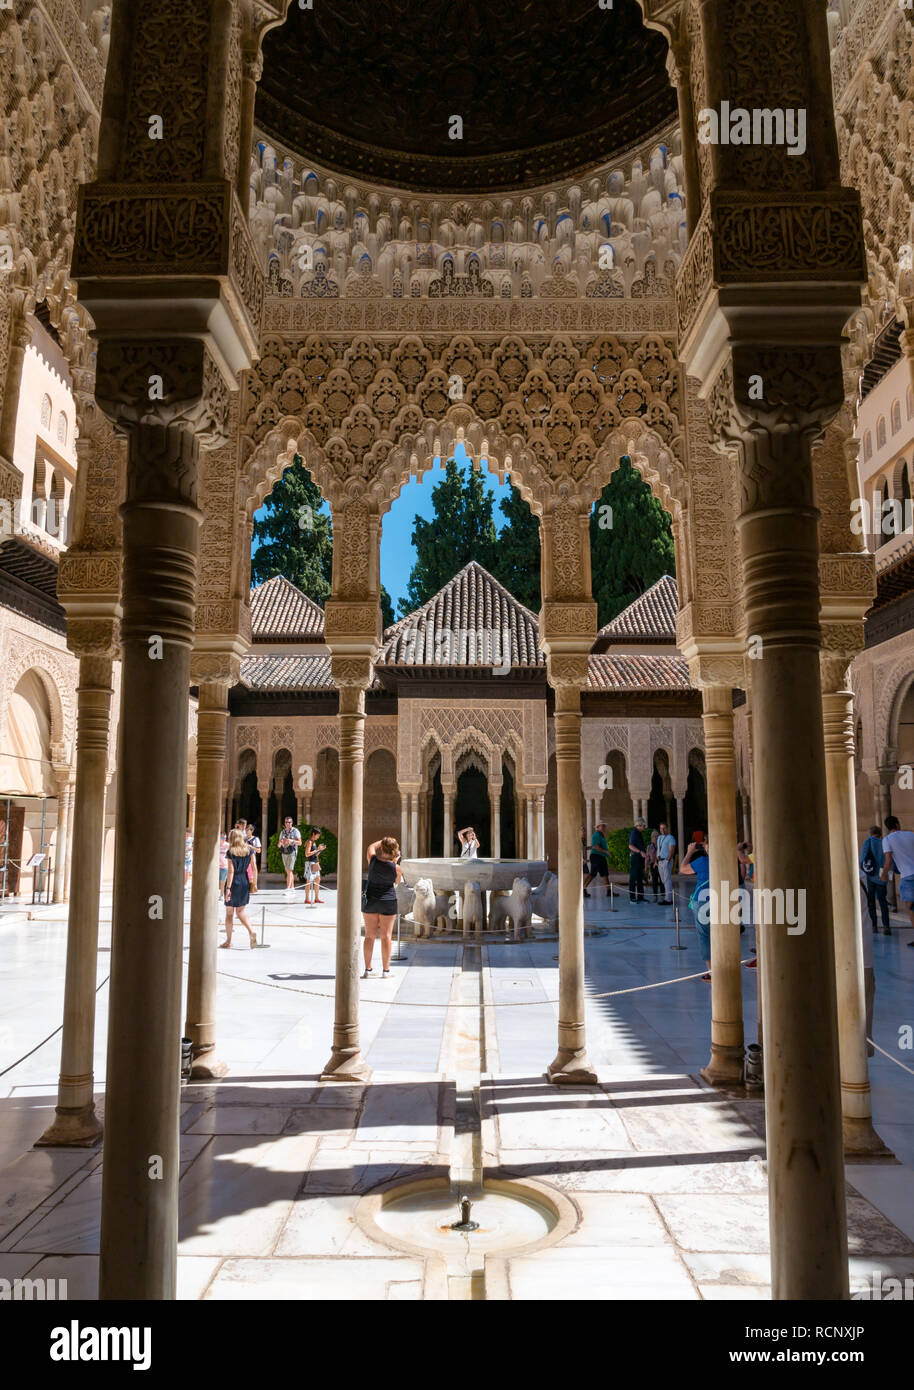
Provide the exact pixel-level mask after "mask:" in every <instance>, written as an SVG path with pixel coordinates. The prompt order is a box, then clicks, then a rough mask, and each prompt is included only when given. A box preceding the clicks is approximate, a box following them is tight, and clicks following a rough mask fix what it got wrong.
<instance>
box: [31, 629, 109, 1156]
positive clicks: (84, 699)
mask: <svg viewBox="0 0 914 1390" xmlns="http://www.w3.org/2000/svg"><path fill="white" fill-rule="evenodd" d="M111 666H112V662H111V657H110V655H107V656H106V655H90V654H84V655H81V656H80V658H79V685H78V687H77V691H76V696H77V701H78V707H77V716H76V719H77V723H76V804H75V807H74V810H73V865H74V875H73V891H72V893H71V894H70V910H69V919H68V926H67V966H66V979H65V984H64V1004H63V1036H62V1039H61V1055H60V1080H59V1082H58V1088H57V1112H56V1118H55V1120H54V1121H53V1123H52V1124H51V1126H50V1128H49V1129H46V1130H45V1132H44V1134H43V1135H42V1136H41V1138H40V1139H39V1140H38V1143H39V1145H58V1144H60V1145H68V1144H78V1145H82V1146H89V1145H92V1144H95V1143H97V1142H98V1140H99V1139H100V1138H101V1133H102V1126H101V1122H100V1120H99V1119H98V1117H97V1115H96V1113H95V1098H94V1097H95V1079H94V1075H93V1057H94V1054H95V988H96V973H97V958H98V899H99V892H100V890H101V873H102V846H103V839H104V828H105V779H106V773H107V765H108V730H109V727H110V719H111V694H112V690H111Z"/></svg>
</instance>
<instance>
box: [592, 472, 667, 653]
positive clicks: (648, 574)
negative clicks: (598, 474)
mask: <svg viewBox="0 0 914 1390" xmlns="http://www.w3.org/2000/svg"><path fill="white" fill-rule="evenodd" d="M590 557H591V569H592V572H593V596H594V598H595V599H596V601H597V621H598V623H599V625H600V626H601V627H602V626H603V625H604V623H608V622H610V620H611V619H612V618H614V617H615V616H616V614H617V613H621V612H622V609H623V608H626V607H627V606H628V605H629V604H630V603H633V602H634V600H635V599H636V598H637V597H638V595H639V594H643V593H644V591H645V589H649V588H650V586H651V585H652V584H655V583H656V582H657V580H658V579H660V578H661V577H662V576H663V575H664V574H675V573H676V567H675V552H674V549H673V533H672V529H671V527H670V518H669V516H668V515H667V513H666V512H665V511H664V510H663V507H662V506H661V504H660V503H659V502H658V501H657V499H656V497H654V496H653V495H652V493H651V490H650V488H649V487H648V485H647V483H645V482H644V481H643V480H642V478H641V475H640V474H639V473H638V472H637V471H636V470H635V469H634V468H633V467H632V464H631V460H630V459H628V458H623V459H622V461H621V463H620V465H619V467H618V468H617V469H616V471H615V473H614V474H613V476H612V478H611V480H610V482H609V483H607V485H606V487H605V488H604V489H603V492H602V494H601V496H600V500H599V502H598V503H597V505H596V506H595V508H594V510H593V512H592V513H591V517H590Z"/></svg>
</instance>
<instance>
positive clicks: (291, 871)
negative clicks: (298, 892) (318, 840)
mask: <svg viewBox="0 0 914 1390" xmlns="http://www.w3.org/2000/svg"><path fill="white" fill-rule="evenodd" d="M277 844H278V847H279V853H280V854H281V855H282V866H283V868H284V869H285V871H286V900H287V901H289V900H291V899H292V898H294V897H295V861H296V859H297V857H298V851H299V850H300V849H301V831H300V830H299V829H298V826H296V825H293V823H292V817H291V816H286V817H285V819H284V820H283V823H282V830H280V832H279V839H278V841H277Z"/></svg>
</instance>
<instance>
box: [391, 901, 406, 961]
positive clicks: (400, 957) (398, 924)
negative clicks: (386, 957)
mask: <svg viewBox="0 0 914 1390" xmlns="http://www.w3.org/2000/svg"><path fill="white" fill-rule="evenodd" d="M394 960H406V957H405V956H404V955H403V953H402V952H401V950H400V914H399V912H398V913H397V954H396V955H395V956H394Z"/></svg>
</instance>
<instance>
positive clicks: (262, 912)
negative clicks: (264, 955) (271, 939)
mask: <svg viewBox="0 0 914 1390" xmlns="http://www.w3.org/2000/svg"><path fill="white" fill-rule="evenodd" d="M266 916H267V909H266V906H262V907H261V909H260V944H261V946H262V945H263V934H264V931H265V930H266Z"/></svg>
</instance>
